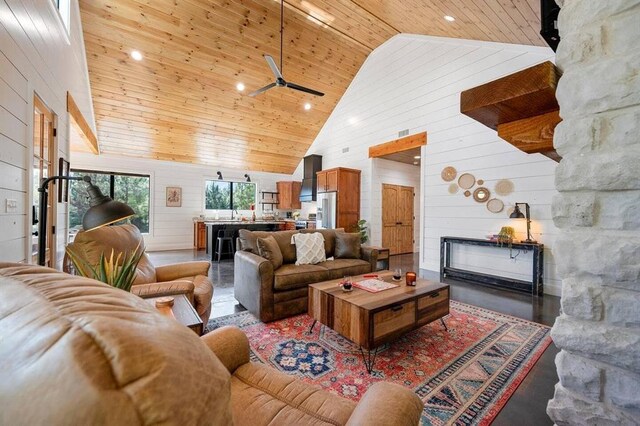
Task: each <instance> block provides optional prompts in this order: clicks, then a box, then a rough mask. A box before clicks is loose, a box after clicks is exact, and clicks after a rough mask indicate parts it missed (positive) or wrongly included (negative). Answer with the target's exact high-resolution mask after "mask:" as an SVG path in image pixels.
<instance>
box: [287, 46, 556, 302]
mask: <svg viewBox="0 0 640 426" xmlns="http://www.w3.org/2000/svg"><path fill="white" fill-rule="evenodd" d="M553 59H554V54H553V52H552V51H551V50H550V49H548V48H543V47H535V46H520V45H511V44H502V43H489V42H478V41H469V40H459V39H447V38H439V37H429V36H416V35H406V34H402V35H398V36H395V37H393V38H392V39H390V40H389V41H387V42H386V43H385V44H383V45H382V46H380V47H379V48H378V49H376V50H375V51H374V52H373V53H372V54H371V55H370V56H369V58H368V59H367V60H366V62H365V64H364V65H363V66H362V68H361V69H360V71H359V72H358V74H357V75H356V77H355V79H354V80H353V82H352V83H351V85H350V86H349V88H348V90H347V91H346V93H345V94H344V96H343V97H342V99H341V100H340V102H339V103H338V105H337V106H336V108H335V109H334V111H333V113H332V114H331V116H330V118H329V119H328V120H327V122H326V123H325V125H324V126H323V128H322V130H321V131H320V133H319V134H318V136H317V138H316V139H315V141H314V142H313V144H312V146H311V147H310V149H309V151H308V154H321V155H323V167H324V168H330V167H337V166H347V167H353V168H359V169H361V170H362V193H363V196H362V206H361V211H362V217H363V218H364V219H366V220H368V221H369V222H371V223H372V224H373V231H374V232H375V233H377V234H378V235H373V241H379V238H380V237H379V233H380V229H379V226H376V223H379V220H380V211H381V210H380V209H381V206H380V203H379V198H378V192H379V191H378V188H377V181H378V178H375V177H372V173H374V172H375V165H374V162H373V160H370V159H369V158H368V148H369V147H370V146H372V145H377V144H380V143H383V142H387V141H389V140H392V139H396V138H397V137H398V132H399V131H402V130H405V129H408V130H409V134H414V133H418V132H423V131H426V132H427V135H428V136H427V139H428V143H427V146H426V147H423V148H422V164H421V172H420V179H421V183H420V185H419V186H420V188H421V189H422V190H421V195H420V202H419V203H418V204H419V206H420V210H421V211H420V215H419V217H420V218H421V224H420V228H421V229H420V252H421V259H420V267H421V269H426V270H429V271H438V270H439V257H440V253H439V240H440V237H441V236H444V235H455V236H463V237H479V238H484V237H485V236H486V235H488V234H493V233H497V232H498V231H499V229H500V227H501V226H505V225H513V226H515V227H516V230H517V231H523V230H524V227H523V225H524V224H522V223H516V222H514V221H512V220H510V219H508V216H507V214H506V212H503V213H501V214H493V213H490V212H488V211H487V210H486V208H485V206H484V205H481V204H477V203H475V202H473V201H471V200H470V199H467V198H465V197H464V196H462V195H461V194H456V195H450V194H449V193H448V191H447V188H448V184H447V183H445V182H443V181H442V180H441V178H440V172H441V170H442V168H444V167H445V166H448V165H451V166H454V167H455V168H456V169H458V170H459V171H460V172H471V173H473V174H475V175H476V177H477V178H481V179H484V180H485V181H486V185H487V186H488V188H489V189H493V185H494V184H495V182H496V181H497V180H499V179H511V180H512V181H513V182H514V184H515V188H516V191H515V192H514V193H513V194H512V195H510V196H508V197H504V201H505V204H507V205H509V204H513V203H514V202H516V201H518V202H521V201H522V202H529V203H530V204H531V206H532V216H533V218H534V224H533V231H534V237H535V238H537V239H538V241H540V242H542V243H544V244H545V287H546V290H545V291H546V292H548V293H552V294H559V292H560V284H559V280H558V279H557V277H556V275H555V264H554V262H553V243H554V239H555V235H556V233H557V230H556V228H555V226H554V225H553V223H552V221H551V198H552V196H553V194H554V193H555V189H554V171H555V167H556V163H555V162H553V161H552V160H549V159H547V158H546V157H544V156H542V155H540V154H533V155H527V154H524V153H523V152H520V151H518V150H517V149H515V148H513V147H512V146H511V145H509V144H508V143H507V142H505V141H503V140H501V139H500V138H498V136H497V134H496V132H495V131H493V130H491V129H488V128H487V127H485V126H483V125H482V124H480V123H477V122H475V121H474V120H472V119H470V118H468V117H466V116H464V115H462V114H460V92H462V91H463V90H466V89H468V88H471V87H475V86H477V85H480V84H483V83H486V82H488V81H492V80H495V79H496V78H499V77H502V76H504V75H507V74H511V73H513V72H515V71H518V70H521V69H524V68H527V67H529V66H532V65H535V64H537V63H540V62H543V61H545V60H553ZM345 148H348V152H343V151H344V150H345ZM300 170H301V168H300V167H299V168H298V170H297V171H296V174H298V175H299V174H300ZM522 235H523V234H522V233H521V232H520V233H519V235H518V237H521V236H522ZM455 254H457V255H458V257H457V259H458V260H457V261H458V262H459V263H458V265H466V266H468V267H472V268H474V269H476V270H479V271H490V272H493V273H500V274H507V275H510V276H513V277H525V276H529V271H530V267H531V263H530V262H531V260H530V254H529V255H525V254H521V255H520V256H518V258H517V260H516V261H515V262H514V261H512V260H510V259H509V258H508V256H507V255H506V253H505V251H502V252H495V251H493V250H489V251H487V250H483V251H477V252H476V251H472V252H461V253H455ZM528 256H529V257H528Z"/></svg>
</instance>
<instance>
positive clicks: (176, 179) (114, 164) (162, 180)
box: [71, 152, 292, 250]
mask: <svg viewBox="0 0 640 426" xmlns="http://www.w3.org/2000/svg"><path fill="white" fill-rule="evenodd" d="M71 167H72V168H77V169H87V170H101V171H109V172H123V173H139V174H148V175H149V176H150V180H151V204H150V208H149V214H150V216H151V217H150V230H149V234H148V235H145V237H144V240H145V244H146V246H147V249H148V250H173V249H186V248H192V247H193V218H194V217H197V216H199V215H201V214H206V215H207V216H211V217H212V216H213V212H212V211H207V212H205V211H204V186H205V181H206V180H208V179H214V180H215V179H217V175H216V171H218V170H220V171H221V172H222V176H223V177H224V179H225V180H232V181H244V174H245V173H248V174H249V176H251V181H252V182H254V183H255V184H256V190H257V191H258V201H260V191H275V190H276V182H278V181H288V180H292V177H291V175H283V174H275V173H261V172H248V171H246V170H233V169H223V168H219V167H207V166H200V165H194V164H186V163H174V162H170V161H159V160H147V159H136V158H128V157H117V156H111V155H99V156H96V155H93V154H87V153H76V152H73V153H72V154H71ZM167 186H179V187H181V188H182V207H167V206H166V200H165V194H166V188H167ZM260 207H261V206H260V204H258V209H260ZM239 213H241V214H243V215H244V216H245V217H249V216H250V215H251V212H250V211H249V210H241V211H239ZM256 214H257V215H258V216H260V215H261V211H260V210H258V211H257V212H256ZM219 215H220V217H229V216H230V215H231V212H230V211H228V210H227V211H220V212H219ZM283 216H284V215H283Z"/></svg>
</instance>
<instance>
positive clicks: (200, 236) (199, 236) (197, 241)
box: [193, 221, 207, 250]
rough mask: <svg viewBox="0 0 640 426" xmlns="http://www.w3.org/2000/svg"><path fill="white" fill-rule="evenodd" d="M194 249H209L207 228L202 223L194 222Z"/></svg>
mask: <svg viewBox="0 0 640 426" xmlns="http://www.w3.org/2000/svg"><path fill="white" fill-rule="evenodd" d="M193 247H194V248H195V249H196V250H204V249H205V248H206V247H207V227H206V225H205V224H204V222H202V221H195V222H193Z"/></svg>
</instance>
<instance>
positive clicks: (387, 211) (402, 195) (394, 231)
mask: <svg viewBox="0 0 640 426" xmlns="http://www.w3.org/2000/svg"><path fill="white" fill-rule="evenodd" d="M413 198H414V196H413V188H412V187H410V186H401V185H389V184H386V183H385V184H382V246H383V247H386V248H388V249H389V254H392V255H393V254H403V253H413V219H414V218H413Z"/></svg>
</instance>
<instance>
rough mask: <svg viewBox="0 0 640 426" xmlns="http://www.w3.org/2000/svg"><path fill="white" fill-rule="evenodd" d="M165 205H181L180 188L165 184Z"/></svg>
mask: <svg viewBox="0 0 640 426" xmlns="http://www.w3.org/2000/svg"><path fill="white" fill-rule="evenodd" d="M167 207H182V188H180V187H179V186H167Z"/></svg>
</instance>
